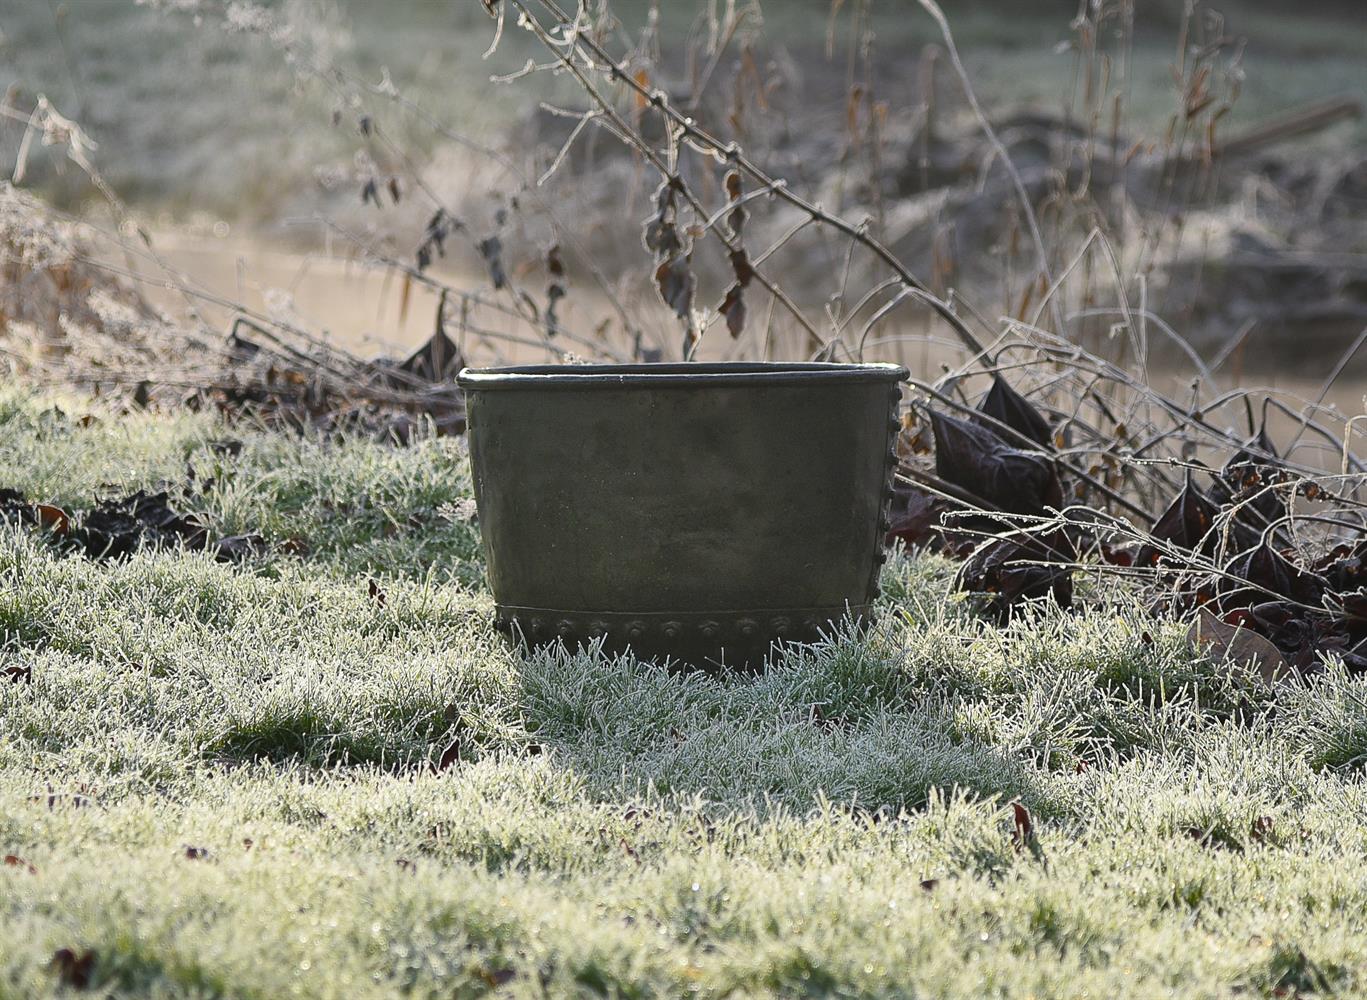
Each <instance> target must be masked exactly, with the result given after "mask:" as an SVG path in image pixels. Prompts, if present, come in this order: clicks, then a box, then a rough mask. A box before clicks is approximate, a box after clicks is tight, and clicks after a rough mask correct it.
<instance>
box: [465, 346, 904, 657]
mask: <svg viewBox="0 0 1367 1000" xmlns="http://www.w3.org/2000/svg"><path fill="white" fill-rule="evenodd" d="M906 377H907V371H906V369H904V368H900V367H898V366H896V365H839V364H800V363H794V364H786V363H770V364H652V365H564V366H559V365H554V366H552V365H547V366H527V367H515V368H490V369H484V370H471V369H466V370H465V371H463V372H461V373H460V376H459V378H458V381H459V384H460V386H461V387H462V388H463V389H464V390H465V394H466V405H467V410H468V419H469V433H470V456H471V463H472V466H473V470H474V487H475V499H476V502H477V504H478V507H479V523H480V527H481V530H482V532H483V537H484V550H485V554H486V557H487V559H488V577H489V585H490V587H491V588H492V590H493V594H494V600H495V603H496V605H497V615H496V624H497V626H498V628H499V629H500V630H502V631H504V632H505V633H507V634H509V635H511V636H513V637H515V638H516V639H518V640H520V641H523V642H526V643H529V644H531V645H545V644H551V643H555V642H557V641H563V642H564V643H565V644H566V645H567V646H569V647H571V648H573V647H575V646H582V645H586V644H588V643H589V642H590V641H591V640H595V639H598V640H601V641H602V644H603V647H604V649H605V650H607V651H608V652H610V653H615V652H621V651H626V650H630V651H631V652H632V653H634V654H635V655H636V656H638V657H641V658H643V659H650V658H653V659H669V660H673V661H676V662H679V663H684V664H690V665H694V666H714V665H719V664H728V665H737V666H740V665H750V666H754V665H757V664H759V663H762V662H763V660H764V658H765V656H766V654H767V653H769V651H770V650H771V648H772V647H773V644H774V643H775V642H782V641H804V640H812V639H816V638H817V637H818V636H819V635H820V634H821V633H822V632H823V631H824V630H826V629H828V628H829V627H830V623H831V622H833V621H839V620H841V619H844V618H853V619H855V620H859V619H861V618H863V617H864V616H865V615H866V614H867V613H868V610H869V605H870V603H871V602H872V601H873V600H874V599H875V598H876V597H877V594H878V574H879V568H880V566H881V564H882V562H883V559H884V556H883V538H884V535H885V533H886V531H887V528H888V524H887V514H888V505H889V502H890V500H891V495H892V473H893V468H894V465H895V456H894V453H893V450H892V448H893V443H894V439H895V434H896V430H897V403H898V400H899V397H900V387H899V383H900V382H901V381H902V380H904V379H905V378H906Z"/></svg>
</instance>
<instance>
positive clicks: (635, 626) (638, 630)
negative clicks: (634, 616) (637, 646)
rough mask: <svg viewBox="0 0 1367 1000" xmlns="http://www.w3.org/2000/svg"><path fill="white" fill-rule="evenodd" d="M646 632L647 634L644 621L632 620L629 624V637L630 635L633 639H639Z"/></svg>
mask: <svg viewBox="0 0 1367 1000" xmlns="http://www.w3.org/2000/svg"><path fill="white" fill-rule="evenodd" d="M645 634H646V627H645V623H643V622H632V623H631V624H630V625H628V626H627V637H628V638H631V639H639V638H641V636H643V635H645Z"/></svg>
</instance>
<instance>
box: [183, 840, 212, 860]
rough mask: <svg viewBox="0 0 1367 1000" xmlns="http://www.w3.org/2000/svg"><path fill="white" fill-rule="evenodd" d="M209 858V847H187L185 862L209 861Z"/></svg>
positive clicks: (187, 845) (188, 845)
mask: <svg viewBox="0 0 1367 1000" xmlns="http://www.w3.org/2000/svg"><path fill="white" fill-rule="evenodd" d="M208 857H209V849H208V848H207V847H195V846H193V845H191V844H186V845H185V860H187V861H205V860H207V859H208Z"/></svg>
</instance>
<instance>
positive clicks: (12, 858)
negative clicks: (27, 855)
mask: <svg viewBox="0 0 1367 1000" xmlns="http://www.w3.org/2000/svg"><path fill="white" fill-rule="evenodd" d="M5 867H6V868H22V869H23V870H24V871H26V872H28V873H29V874H30V875H37V874H38V869H37V868H35V867H33V865H31V864H29V863H28V862H27V861H25V860H24V859H23V858H21V857H19V855H17V854H6V855H5Z"/></svg>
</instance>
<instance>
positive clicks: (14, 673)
mask: <svg viewBox="0 0 1367 1000" xmlns="http://www.w3.org/2000/svg"><path fill="white" fill-rule="evenodd" d="M0 677H3V678H5V679H6V680H8V681H12V682H13V683H15V684H32V683H33V668H32V667H29V666H19V665H13V666H8V667H3V668H0Z"/></svg>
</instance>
